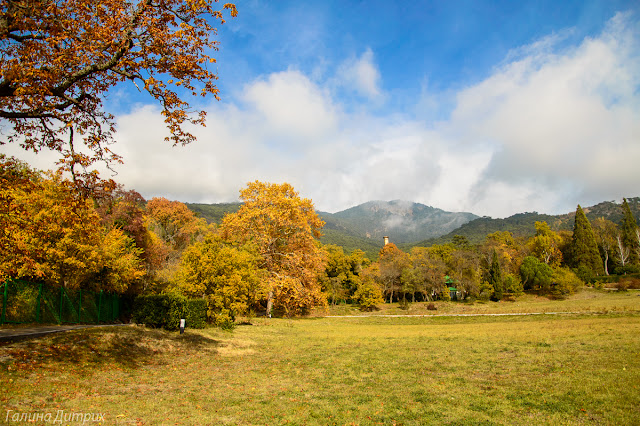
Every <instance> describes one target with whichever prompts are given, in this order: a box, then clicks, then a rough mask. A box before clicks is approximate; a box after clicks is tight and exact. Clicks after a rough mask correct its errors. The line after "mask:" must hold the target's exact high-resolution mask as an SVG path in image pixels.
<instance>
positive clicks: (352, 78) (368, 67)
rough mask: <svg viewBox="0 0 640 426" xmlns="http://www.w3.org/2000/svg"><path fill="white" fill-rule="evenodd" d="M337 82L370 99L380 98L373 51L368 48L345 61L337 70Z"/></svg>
mask: <svg viewBox="0 0 640 426" xmlns="http://www.w3.org/2000/svg"><path fill="white" fill-rule="evenodd" d="M337 78H338V84H340V85H342V86H344V87H345V88H347V89H349V90H353V91H355V92H356V93H358V94H359V95H360V96H364V97H366V98H369V99H370V100H380V99H381V97H382V90H381V89H380V80H381V77H380V71H378V68H377V66H376V64H375V62H374V58H373V51H372V50H371V49H370V48H368V49H367V50H365V51H364V53H363V54H362V56H360V57H359V58H351V59H349V60H347V61H345V62H344V63H343V64H342V65H341V66H340V67H339V68H338V72H337Z"/></svg>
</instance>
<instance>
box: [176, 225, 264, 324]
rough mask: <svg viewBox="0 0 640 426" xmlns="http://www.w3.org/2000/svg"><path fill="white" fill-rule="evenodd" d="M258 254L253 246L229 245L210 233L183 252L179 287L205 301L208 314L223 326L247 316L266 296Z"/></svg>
mask: <svg viewBox="0 0 640 426" xmlns="http://www.w3.org/2000/svg"><path fill="white" fill-rule="evenodd" d="M259 261H260V257H259V256H258V254H257V250H256V249H255V247H254V246H251V245H243V246H238V245H236V244H230V243H228V242H225V241H223V240H222V239H221V238H220V237H219V236H217V235H214V234H213V233H210V234H208V235H207V236H206V237H205V238H204V240H202V241H198V242H196V243H194V244H192V245H190V246H189V247H187V249H186V250H185V251H184V253H183V254H182V259H181V262H180V268H179V270H178V274H177V275H178V289H179V290H180V292H181V293H182V294H184V295H186V296H189V297H203V298H205V299H206V300H207V304H208V310H207V317H208V318H209V320H210V321H211V322H213V323H214V324H217V325H221V326H224V324H226V323H227V322H233V321H235V318H236V316H238V315H247V314H250V312H251V311H252V310H253V309H255V307H256V305H257V304H258V303H259V301H260V300H261V299H263V298H264V296H265V289H264V287H263V285H262V282H261V278H262V277H261V275H262V273H261V272H262V270H261V269H259V268H258V263H259Z"/></svg>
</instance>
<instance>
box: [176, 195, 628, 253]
mask: <svg viewBox="0 0 640 426" xmlns="http://www.w3.org/2000/svg"><path fill="white" fill-rule="evenodd" d="M627 202H628V203H629V207H630V208H631V211H632V212H633V214H634V216H635V218H636V220H637V221H638V223H640V197H635V198H627ZM240 206H241V203H225V204H190V203H187V207H189V208H190V209H191V210H192V211H194V212H195V213H196V214H197V215H198V216H199V217H203V218H205V219H206V220H207V221H208V222H213V223H220V222H221V221H222V218H223V217H224V215H225V214H227V213H233V212H236V211H238V209H239V208H240ZM583 210H584V212H585V214H586V215H587V218H588V219H589V220H590V221H593V220H595V219H597V218H599V217H604V218H605V219H609V220H611V221H612V222H614V223H616V224H619V223H620V221H621V220H622V216H623V215H622V208H621V204H619V203H616V202H615V201H605V202H602V203H599V204H596V205H594V206H591V207H583ZM318 215H319V216H320V217H321V218H322V219H323V220H324V221H325V222H326V224H325V227H324V229H323V230H322V233H323V234H324V235H323V236H322V238H320V241H321V242H322V243H323V244H336V245H339V246H342V247H344V250H345V252H346V253H350V252H352V251H353V250H355V249H360V250H363V251H364V252H365V253H366V254H367V256H368V257H369V259H375V258H377V256H378V251H379V250H380V248H381V247H382V245H383V243H382V237H384V236H388V237H389V239H390V241H391V242H393V243H396V244H397V245H399V246H400V248H402V249H403V250H405V251H408V250H409V249H410V248H411V247H413V246H424V247H428V246H431V245H433V244H444V243H447V242H450V241H451V240H452V239H453V236H454V235H462V236H464V237H466V238H467V239H468V240H469V241H470V242H471V243H473V244H479V243H482V242H483V241H484V240H485V238H486V236H487V235H488V234H491V233H493V232H496V231H509V232H511V233H513V235H514V236H515V237H524V238H527V237H530V236H532V235H534V234H535V222H542V221H544V222H547V223H548V224H549V226H550V227H551V229H553V230H567V231H571V230H573V222H574V218H575V211H574V212H570V213H566V214H561V215H555V216H553V215H548V214H541V213H537V212H529V213H518V214H515V215H513V216H510V217H508V218H505V219H492V218H490V217H487V216H485V217H479V216H476V215H474V214H472V213H453V212H447V211H444V210H441V209H437V208H434V207H429V206H425V205H423V204H419V203H413V202H410V201H400V200H394V201H370V202H367V203H364V204H360V205H358V206H355V207H351V208H349V209H347V210H343V211H341V212H338V213H326V212H320V211H319V212H318Z"/></svg>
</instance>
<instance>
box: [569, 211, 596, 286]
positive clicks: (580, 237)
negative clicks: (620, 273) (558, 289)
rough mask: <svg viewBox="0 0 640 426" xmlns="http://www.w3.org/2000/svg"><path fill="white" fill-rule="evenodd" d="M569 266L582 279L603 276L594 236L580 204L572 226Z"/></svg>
mask: <svg viewBox="0 0 640 426" xmlns="http://www.w3.org/2000/svg"><path fill="white" fill-rule="evenodd" d="M571 266H573V267H574V268H575V269H577V270H578V274H579V275H581V278H583V279H585V278H588V276H593V275H603V274H604V267H603V266H602V258H601V257H600V251H599V250H598V242H597V241H596V235H595V233H594V232H593V228H592V227H591V223H589V219H587V216H586V215H585V214H584V211H583V210H582V207H580V204H578V209H577V210H576V220H575V224H574V225H573V238H572V241H571Z"/></svg>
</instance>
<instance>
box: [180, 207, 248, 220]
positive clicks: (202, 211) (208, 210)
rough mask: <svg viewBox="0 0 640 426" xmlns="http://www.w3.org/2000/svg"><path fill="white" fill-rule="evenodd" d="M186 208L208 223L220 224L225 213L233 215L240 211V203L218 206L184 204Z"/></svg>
mask: <svg viewBox="0 0 640 426" xmlns="http://www.w3.org/2000/svg"><path fill="white" fill-rule="evenodd" d="M185 204H186V206H187V207H188V208H189V210H191V211H192V212H194V213H195V214H196V216H198V217H201V218H204V219H205V220H206V221H207V222H209V223H217V224H220V222H222V218H223V217H224V216H225V215H226V214H227V213H235V212H237V211H238V209H240V206H241V205H242V203H239V202H238V203H219V204H198V203H185Z"/></svg>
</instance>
